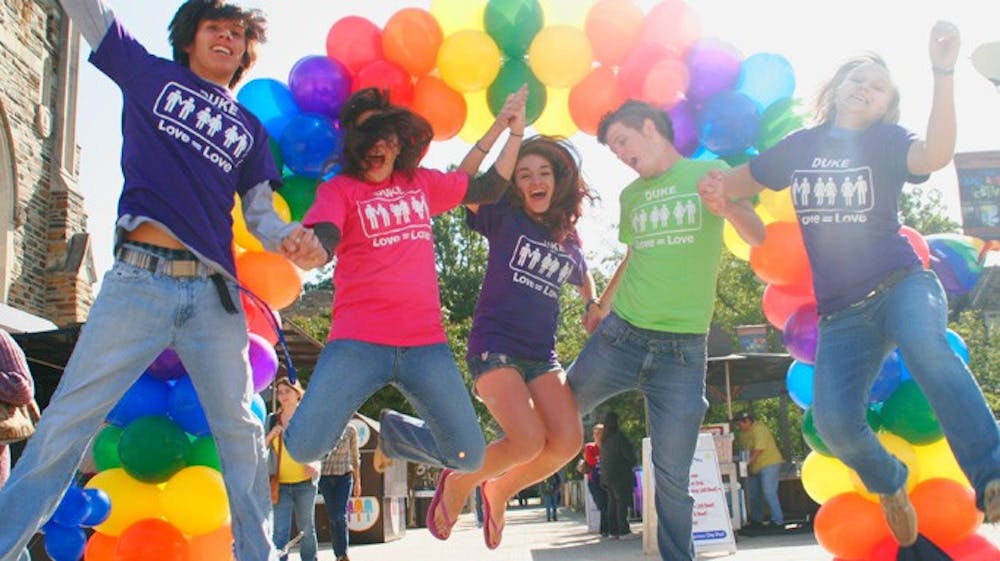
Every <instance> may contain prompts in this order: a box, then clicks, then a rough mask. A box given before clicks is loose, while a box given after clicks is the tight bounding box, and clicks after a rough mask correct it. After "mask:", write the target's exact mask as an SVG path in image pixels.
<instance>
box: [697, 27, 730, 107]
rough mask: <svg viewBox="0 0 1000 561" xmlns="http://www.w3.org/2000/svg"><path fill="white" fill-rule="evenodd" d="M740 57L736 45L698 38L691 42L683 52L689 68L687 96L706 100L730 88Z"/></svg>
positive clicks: (718, 40)
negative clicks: (687, 49) (692, 43)
mask: <svg viewBox="0 0 1000 561" xmlns="http://www.w3.org/2000/svg"><path fill="white" fill-rule="evenodd" d="M742 59H743V55H741V54H740V51H739V50H738V49H737V48H736V47H734V46H732V45H730V44H729V43H727V42H725V41H722V40H720V39H711V38H709V39H702V40H700V41H698V42H697V43H695V44H694V45H692V46H691V49H690V50H689V51H688V54H687V67H688V69H689V70H690V71H691V83H690V84H689V85H688V89H687V97H688V99H691V100H695V101H698V100H702V99H708V98H710V97H712V96H713V95H715V94H717V93H719V92H723V91H726V90H729V89H732V87H733V86H734V85H735V84H736V81H737V79H739V76H740V62H741V60H742Z"/></svg>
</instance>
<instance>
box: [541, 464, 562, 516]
mask: <svg viewBox="0 0 1000 561" xmlns="http://www.w3.org/2000/svg"><path fill="white" fill-rule="evenodd" d="M539 494H540V495H541V496H542V506H544V507H545V521H546V522H557V521H558V520H559V498H560V495H561V494H562V476H561V475H559V472H558V471H557V472H555V473H553V474H552V475H550V476H549V477H548V478H547V479H546V480H545V481H542V482H541V484H539Z"/></svg>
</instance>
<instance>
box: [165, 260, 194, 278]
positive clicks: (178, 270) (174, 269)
mask: <svg viewBox="0 0 1000 561" xmlns="http://www.w3.org/2000/svg"><path fill="white" fill-rule="evenodd" d="M168 263H169V264H170V267H169V272H168V273H167V274H168V275H170V276H172V277H197V276H198V262H197V261H186V260H185V261H168Z"/></svg>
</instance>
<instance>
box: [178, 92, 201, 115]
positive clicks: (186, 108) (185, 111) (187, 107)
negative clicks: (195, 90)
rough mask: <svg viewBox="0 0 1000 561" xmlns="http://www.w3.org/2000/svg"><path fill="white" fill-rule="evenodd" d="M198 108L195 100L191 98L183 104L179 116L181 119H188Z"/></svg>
mask: <svg viewBox="0 0 1000 561" xmlns="http://www.w3.org/2000/svg"><path fill="white" fill-rule="evenodd" d="M196 108H197V107H196V106H195V104H194V98H193V97H189V98H187V99H185V100H184V101H183V102H182V103H181V111H180V113H178V114H177V116H178V117H180V118H181V119H187V118H188V117H190V116H191V113H193V112H194V110H195V109H196Z"/></svg>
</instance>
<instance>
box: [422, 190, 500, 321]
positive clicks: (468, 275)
mask: <svg viewBox="0 0 1000 561" xmlns="http://www.w3.org/2000/svg"><path fill="white" fill-rule="evenodd" d="M434 254H435V257H436V259H437V271H438V283H439V286H440V290H441V307H442V308H443V309H444V310H446V311H447V315H448V320H449V321H455V322H461V321H463V320H465V319H467V318H471V317H472V312H473V311H474V310H475V308H476V300H477V299H478V298H479V291H480V287H481V286H482V284H483V275H484V274H485V273H486V259H487V257H488V253H487V244H486V240H485V239H483V237H482V236H480V235H478V234H476V233H474V232H472V231H471V230H469V228H468V227H467V226H466V225H465V208H464V207H458V208H456V209H454V210H452V211H450V212H447V213H445V214H442V215H439V216H437V217H435V218H434Z"/></svg>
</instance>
